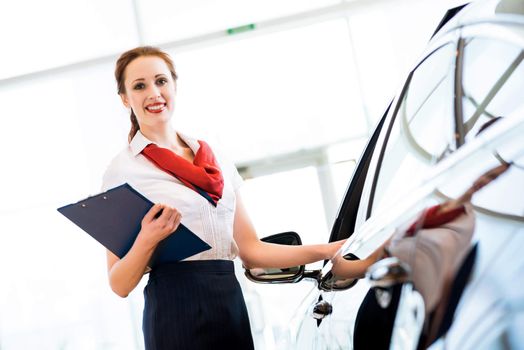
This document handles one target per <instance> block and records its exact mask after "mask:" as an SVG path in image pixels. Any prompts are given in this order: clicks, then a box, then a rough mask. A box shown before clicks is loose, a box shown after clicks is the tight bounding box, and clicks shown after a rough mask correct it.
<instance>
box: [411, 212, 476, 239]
mask: <svg viewBox="0 0 524 350" xmlns="http://www.w3.org/2000/svg"><path fill="white" fill-rule="evenodd" d="M439 209H440V204H439V205H435V206H433V207H431V208H429V209H426V210H425V211H424V213H423V214H422V215H421V216H420V217H419V218H418V220H416V221H415V222H414V223H413V224H411V226H410V227H409V228H408V229H407V231H406V236H407V237H411V236H414V235H415V233H416V232H417V230H418V229H419V228H435V227H438V226H440V225H444V224H447V223H448V222H450V221H453V220H455V218H457V217H458V216H459V215H461V214H464V213H466V209H464V206H460V207H458V208H455V209H451V210H448V211H447V212H444V213H440V214H437V212H438V210H439Z"/></svg>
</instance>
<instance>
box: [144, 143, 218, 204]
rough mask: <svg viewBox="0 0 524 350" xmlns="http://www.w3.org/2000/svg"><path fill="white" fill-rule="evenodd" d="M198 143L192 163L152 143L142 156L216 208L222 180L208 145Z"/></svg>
mask: <svg viewBox="0 0 524 350" xmlns="http://www.w3.org/2000/svg"><path fill="white" fill-rule="evenodd" d="M198 143H199V144H200V148H199V149H198V151H197V153H196V154H195V159H194V160H193V163H191V162H189V161H188V160H186V159H184V158H182V157H181V156H179V155H177V154H176V153H175V152H173V151H171V150H169V149H167V148H162V147H158V146H157V145H155V144H154V143H151V144H149V145H147V146H146V147H145V148H144V149H143V150H142V154H143V155H144V156H145V157H146V158H147V159H149V160H150V161H152V162H153V163H154V164H155V165H156V166H158V167H159V168H160V169H162V170H164V171H165V172H167V173H169V174H171V175H172V176H174V177H176V178H177V179H179V180H180V181H181V182H182V183H183V184H184V185H186V186H187V187H189V188H191V189H193V190H194V191H196V192H198V193H200V194H201V195H202V196H204V197H205V198H206V199H207V200H208V201H209V202H211V203H212V204H213V205H215V206H216V205H217V203H218V200H219V199H220V198H222V191H223V189H224V178H223V177H222V172H221V171H220V167H219V166H218V164H217V162H216V159H215V155H214V154H213V151H212V150H211V148H210V147H209V145H208V144H207V143H205V142H204V141H198Z"/></svg>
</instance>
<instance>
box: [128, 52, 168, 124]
mask: <svg viewBox="0 0 524 350" xmlns="http://www.w3.org/2000/svg"><path fill="white" fill-rule="evenodd" d="M124 77H125V81H124V85H125V93H123V94H121V95H120V97H121V98H122V102H123V103H124V105H125V106H126V107H127V108H131V109H132V110H133V112H134V113H135V115H136V118H137V120H138V124H139V125H140V128H141V129H142V128H146V129H147V128H154V127H155V126H158V125H160V124H165V123H167V122H168V121H169V119H170V118H171V116H172V114H173V110H174V103H175V82H174V80H173V78H172V76H171V72H170V71H169V68H168V67H167V65H166V63H165V62H164V60H163V59H161V58H160V57H157V56H142V57H138V58H137V59H135V60H133V61H132V62H131V63H129V65H128V66H127V67H126V69H125V72H124Z"/></svg>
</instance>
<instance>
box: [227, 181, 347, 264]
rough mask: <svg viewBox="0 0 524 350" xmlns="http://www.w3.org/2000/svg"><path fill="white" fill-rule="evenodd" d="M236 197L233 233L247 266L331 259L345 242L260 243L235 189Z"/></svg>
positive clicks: (241, 256) (302, 262)
mask: <svg viewBox="0 0 524 350" xmlns="http://www.w3.org/2000/svg"><path fill="white" fill-rule="evenodd" d="M236 198H237V203H236V211H235V221H234V225H233V236H234V239H235V241H236V243H237V245H238V248H239V251H240V259H242V262H243V263H244V266H246V267H248V268H253V267H262V268H267V267H279V268H286V267H292V266H297V265H304V264H308V263H311V262H315V261H319V260H324V259H331V258H332V257H333V256H334V255H335V253H336V252H337V251H338V249H339V248H340V247H341V246H342V244H343V242H344V241H338V242H332V243H329V244H315V245H304V246H286V245H279V244H273V243H266V242H262V241H261V240H260V239H259V238H258V236H257V234H256V231H255V228H254V226H253V224H252V223H251V220H250V218H249V215H248V213H247V210H246V208H245V206H244V203H243V201H242V198H241V196H240V193H238V191H237V192H236Z"/></svg>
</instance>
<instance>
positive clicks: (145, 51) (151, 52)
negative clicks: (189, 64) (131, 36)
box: [115, 46, 177, 142]
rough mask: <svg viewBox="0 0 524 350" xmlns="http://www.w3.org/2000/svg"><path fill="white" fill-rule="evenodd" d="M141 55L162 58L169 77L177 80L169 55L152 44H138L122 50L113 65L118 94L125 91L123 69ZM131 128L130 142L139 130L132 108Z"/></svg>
mask: <svg viewBox="0 0 524 350" xmlns="http://www.w3.org/2000/svg"><path fill="white" fill-rule="evenodd" d="M143 56H156V57H159V58H161V59H163V60H164V62H165V63H166V65H167V68H168V69H169V71H170V72H171V77H172V78H173V80H174V81H176V80H177V75H176V72H175V66H174V64H173V60H172V59H171V57H170V56H169V55H168V54H167V53H165V52H164V51H162V50H160V49H159V48H157V47H153V46H139V47H136V48H134V49H132V50H129V51H126V52H124V53H123V54H122V55H120V57H119V58H118V60H117V61H116V67H115V79H116V84H117V91H118V94H119V95H122V94H125V93H126V88H125V84H124V82H125V70H126V68H127V66H128V65H129V64H130V63H131V62H133V61H134V60H135V59H137V58H139V57H143ZM130 119H131V129H130V130H129V136H128V141H129V142H131V140H132V139H133V137H134V136H135V134H136V133H137V131H138V130H140V125H139V124H138V120H137V118H136V115H135V113H134V112H133V110H131V115H130Z"/></svg>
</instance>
